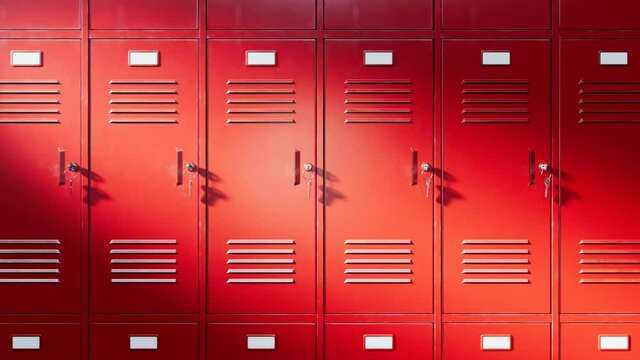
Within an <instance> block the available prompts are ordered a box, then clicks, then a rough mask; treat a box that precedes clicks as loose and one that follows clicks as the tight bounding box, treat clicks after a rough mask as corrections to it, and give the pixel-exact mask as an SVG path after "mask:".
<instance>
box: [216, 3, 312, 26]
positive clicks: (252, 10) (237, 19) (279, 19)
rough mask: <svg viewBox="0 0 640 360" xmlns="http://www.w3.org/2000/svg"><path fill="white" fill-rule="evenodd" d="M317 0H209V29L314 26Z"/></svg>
mask: <svg viewBox="0 0 640 360" xmlns="http://www.w3.org/2000/svg"><path fill="white" fill-rule="evenodd" d="M315 26H316V2H315V0H270V1H264V2H263V1H253V0H207V27H208V28H209V29H258V30H266V29H314V28H315Z"/></svg>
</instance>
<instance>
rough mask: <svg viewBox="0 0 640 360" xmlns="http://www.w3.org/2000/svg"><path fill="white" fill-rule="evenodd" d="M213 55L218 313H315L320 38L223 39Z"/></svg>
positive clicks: (212, 214) (212, 305)
mask: <svg viewBox="0 0 640 360" xmlns="http://www.w3.org/2000/svg"><path fill="white" fill-rule="evenodd" d="M209 59H210V60H209V61H210V62H209V69H210V72H209V76H210V77H209V171H210V172H209V173H208V175H207V176H208V181H209V184H208V192H209V198H208V199H207V201H208V205H209V206H210V207H209V220H208V221H209V250H208V251H209V260H208V261H209V277H208V284H209V288H208V299H209V311H210V312H215V313H265V312H266V313H312V312H314V311H315V268H316V262H315V250H316V245H315V244H316V242H315V207H316V201H315V199H316V191H315V188H316V180H315V175H314V174H315V168H314V164H315V126H316V123H315V84H316V82H315V71H316V69H315V42H314V41H311V40H295V41H293V40H273V41H267V40H264V41H258V40H255V41H253V40H213V41H211V42H210V43H209ZM306 165H308V166H309V168H306Z"/></svg>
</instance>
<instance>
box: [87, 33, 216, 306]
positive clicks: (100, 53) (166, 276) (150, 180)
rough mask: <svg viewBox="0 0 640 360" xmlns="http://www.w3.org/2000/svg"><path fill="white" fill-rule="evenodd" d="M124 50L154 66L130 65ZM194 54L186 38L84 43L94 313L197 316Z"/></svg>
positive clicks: (200, 174)
mask: <svg viewBox="0 0 640 360" xmlns="http://www.w3.org/2000/svg"><path fill="white" fill-rule="evenodd" d="M132 50H145V51H159V61H160V62H159V64H160V65H159V66H129V65H128V53H129V51H132ZM196 54H197V43H196V42H195V41H192V40H164V41H161V40H95V41H92V43H91V67H92V69H95V72H94V73H93V76H92V78H91V85H92V88H91V91H92V94H94V96H93V97H92V99H91V115H92V121H91V140H92V149H93V151H92V152H91V166H92V168H91V181H92V183H91V188H90V189H89V196H90V206H91V284H92V286H91V295H90V300H91V310H92V312H95V313H195V312H197V309H198V298H197V294H198V268H197V259H198V243H197V236H198V202H199V193H198V192H197V189H198V184H199V181H200V179H204V172H203V171H201V170H199V169H197V171H196V172H189V171H187V170H186V167H187V164H188V163H193V164H194V165H196V167H197V165H198V154H197V136H198V124H197V122H196V116H197V114H198V112H197V95H196V94H197V92H196V91H197V71H196V69H197V58H196V56H195V55H196ZM114 92H115V93H114ZM114 101H115V103H114ZM152 101H169V103H153V102H152ZM178 152H181V153H182V160H181V161H178V155H177V154H178ZM178 177H180V178H181V179H182V180H181V184H180V185H178ZM192 178H193V183H192V186H191V194H190V193H189V181H190V179H192ZM123 240H124V241H127V240H130V241H134V242H133V243H123ZM114 261H115V262H114ZM114 270H115V271H114ZM118 271H119V272H118ZM138 271H143V272H138ZM144 271H147V272H144ZM158 271H165V272H158ZM137 279H139V281H138V280H137ZM122 281H125V282H122ZM149 299H153V301H149Z"/></svg>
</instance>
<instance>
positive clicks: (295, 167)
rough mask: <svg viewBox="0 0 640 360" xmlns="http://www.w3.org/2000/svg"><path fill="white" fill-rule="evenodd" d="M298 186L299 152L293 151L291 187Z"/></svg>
mask: <svg viewBox="0 0 640 360" xmlns="http://www.w3.org/2000/svg"><path fill="white" fill-rule="evenodd" d="M296 185H300V150H295V151H294V158H293V186H296Z"/></svg>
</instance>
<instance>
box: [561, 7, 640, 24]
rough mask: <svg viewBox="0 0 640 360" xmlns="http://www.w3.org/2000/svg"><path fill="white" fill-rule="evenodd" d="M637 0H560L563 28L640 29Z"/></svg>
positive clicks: (639, 8)
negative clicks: (586, 0)
mask: <svg viewBox="0 0 640 360" xmlns="http://www.w3.org/2000/svg"><path fill="white" fill-rule="evenodd" d="M638 11H640V3H638V2H637V1H635V0H608V1H589V2H585V1H581V0H560V28H562V29H584V30H594V29H640V23H638V17H637V16H636V14H637V13H638Z"/></svg>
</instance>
